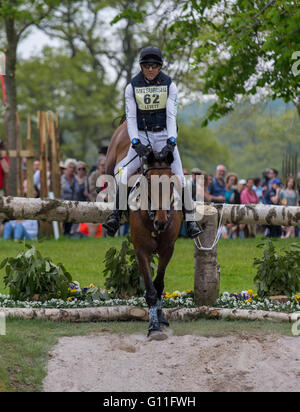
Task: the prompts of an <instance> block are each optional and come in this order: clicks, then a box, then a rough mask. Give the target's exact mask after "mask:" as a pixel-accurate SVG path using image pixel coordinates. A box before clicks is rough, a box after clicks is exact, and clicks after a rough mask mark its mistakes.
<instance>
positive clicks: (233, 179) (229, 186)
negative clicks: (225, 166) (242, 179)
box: [225, 173, 238, 203]
mask: <svg viewBox="0 0 300 412" xmlns="http://www.w3.org/2000/svg"><path fill="white" fill-rule="evenodd" d="M237 183H238V177H237V175H236V174H235V173H229V174H228V175H227V177H226V189H225V203H234V199H235V189H234V186H237Z"/></svg>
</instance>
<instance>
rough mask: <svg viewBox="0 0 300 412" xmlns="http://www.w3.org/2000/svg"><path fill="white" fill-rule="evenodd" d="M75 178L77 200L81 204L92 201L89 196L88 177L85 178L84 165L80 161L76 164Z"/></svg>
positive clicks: (85, 169) (85, 170) (85, 166)
mask: <svg viewBox="0 0 300 412" xmlns="http://www.w3.org/2000/svg"><path fill="white" fill-rule="evenodd" d="M75 177H76V179H77V182H78V185H79V193H78V200H79V201H81V202H86V201H88V200H92V197H91V195H90V194H89V182H88V177H87V165H86V163H84V162H81V161H79V162H78V163H77V173H76V175H75Z"/></svg>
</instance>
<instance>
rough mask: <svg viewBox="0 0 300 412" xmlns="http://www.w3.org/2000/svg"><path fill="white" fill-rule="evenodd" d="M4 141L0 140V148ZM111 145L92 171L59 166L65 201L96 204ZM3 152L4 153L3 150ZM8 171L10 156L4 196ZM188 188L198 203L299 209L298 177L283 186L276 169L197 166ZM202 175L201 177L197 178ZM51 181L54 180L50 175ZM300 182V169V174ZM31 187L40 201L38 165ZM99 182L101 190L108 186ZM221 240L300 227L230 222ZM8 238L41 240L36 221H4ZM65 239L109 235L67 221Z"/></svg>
mask: <svg viewBox="0 0 300 412" xmlns="http://www.w3.org/2000/svg"><path fill="white" fill-rule="evenodd" d="M1 147H2V143H1V141H0V150H1ZM106 152H107V147H102V148H101V149H100V150H99V154H98V159H97V162H96V164H95V165H93V166H92V167H91V168H90V170H89V168H88V165H87V164H86V163H85V162H83V161H77V160H76V159H67V160H66V161H65V162H61V163H60V171H61V199H63V200H75V201H81V202H85V201H96V198H97V196H98V193H97V191H96V186H99V180H98V179H99V178H100V182H101V176H103V175H104V174H105V161H106ZM0 153H1V152H0ZM25 161H26V159H24V169H25V172H26V163H25ZM8 172H9V162H8V159H7V157H5V156H3V157H2V156H0V196H3V195H4V177H5V174H7V173H8ZM184 174H185V175H186V178H187V184H188V186H190V190H191V191H192V197H193V199H194V200H196V199H197V200H199V199H201V200H203V201H204V202H212V203H219V204H224V203H227V204H230V203H231V204H245V205H247V204H258V203H263V204H266V205H283V206H299V197H300V187H299V188H297V185H296V182H295V179H294V177H292V176H289V177H288V178H287V179H286V182H285V184H284V185H283V184H282V182H281V180H280V178H279V176H278V171H277V170H276V169H267V170H265V171H264V172H263V175H262V178H260V177H254V178H252V177H247V178H246V179H244V178H239V177H238V175H237V174H236V173H230V172H229V173H227V170H226V167H225V166H224V165H218V166H217V168H216V173H215V176H214V175H212V174H208V173H206V172H204V171H202V170H200V169H198V168H194V169H192V170H191V171H189V170H187V169H184ZM24 176H25V178H24V184H23V189H24V196H26V195H27V193H26V192H27V181H26V173H24ZM199 176H202V178H201V179H198V178H197V177H199ZM48 178H49V180H50V176H48ZM297 178H298V180H299V181H300V170H299V171H298V176H297ZM33 183H34V188H35V192H36V197H39V196H40V190H41V183H40V164H39V161H38V160H36V161H35V162H34V176H33ZM102 183H103V184H100V186H103V185H104V183H105V182H104V181H103V182H102ZM128 230H129V227H128V225H127V224H125V225H122V226H121V231H120V234H121V235H124V234H126V233H127V232H128ZM221 231H222V237H223V238H238V237H239V238H244V237H255V236H256V233H257V232H260V233H262V234H263V235H264V236H266V237H281V238H288V237H295V236H299V237H300V228H297V227H296V228H295V227H281V226H258V225H256V224H251V225H244V224H239V225H236V224H228V225H225V226H223V227H222V228H221ZM1 233H2V235H3V238H4V239H10V238H13V239H15V240H20V239H28V240H30V239H37V237H38V224H37V222H36V221H31V220H25V221H9V222H4V224H3V225H2V227H1ZM63 234H64V236H71V237H85V236H96V237H100V236H105V235H106V234H105V231H104V230H103V229H102V225H101V224H94V223H82V224H80V225H77V224H73V223H69V222H65V223H63ZM180 235H181V236H184V237H185V236H187V235H186V232H185V226H184V225H182V227H181V231H180Z"/></svg>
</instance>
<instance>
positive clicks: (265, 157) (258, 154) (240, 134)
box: [212, 100, 300, 178]
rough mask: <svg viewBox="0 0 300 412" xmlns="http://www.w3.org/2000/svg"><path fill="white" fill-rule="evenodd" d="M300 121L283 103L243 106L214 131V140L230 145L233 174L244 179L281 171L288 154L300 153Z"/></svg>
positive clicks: (221, 120)
mask: <svg viewBox="0 0 300 412" xmlns="http://www.w3.org/2000/svg"><path fill="white" fill-rule="evenodd" d="M288 109H289V110H288ZM299 133H300V120H299V118H298V116H297V114H296V112H295V110H294V108H293V107H292V105H289V106H288V107H287V105H285V104H284V103H283V102H282V101H275V102H271V101H270V100H269V101H267V102H265V103H259V104H256V105H251V104H247V103H245V104H241V105H238V106H237V107H236V108H235V110H234V111H233V112H231V113H229V114H228V115H227V116H225V117H223V118H222V119H220V120H219V122H218V123H217V124H216V125H214V127H213V128H212V138H213V139H216V140H217V141H219V142H220V143H222V144H223V145H227V146H228V147H229V150H230V152H231V166H230V168H231V170H232V171H234V172H236V173H237V174H238V175H239V177H240V178H247V177H250V176H252V177H255V176H261V173H262V172H263V170H264V169H266V168H267V167H274V168H275V169H280V166H281V164H282V156H283V154H284V153H286V152H288V153H297V152H298V153H299V152H300V142H299V137H298V136H299Z"/></svg>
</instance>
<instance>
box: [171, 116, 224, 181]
mask: <svg viewBox="0 0 300 412" xmlns="http://www.w3.org/2000/svg"><path fill="white" fill-rule="evenodd" d="M178 133H179V138H178V147H179V151H180V154H181V157H182V162H183V166H184V167H186V168H188V169H190V168H192V167H198V168H201V169H202V170H205V171H207V172H209V173H214V172H215V170H216V165H217V164H219V163H223V164H225V165H226V166H227V167H230V165H231V157H230V151H229V149H228V147H227V145H226V144H224V143H220V142H219V141H218V140H217V139H216V137H215V136H214V133H213V132H212V131H211V130H210V129H208V128H207V127H203V128H200V127H199V125H197V123H195V122H194V124H191V125H183V124H180V125H179V130H178Z"/></svg>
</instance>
